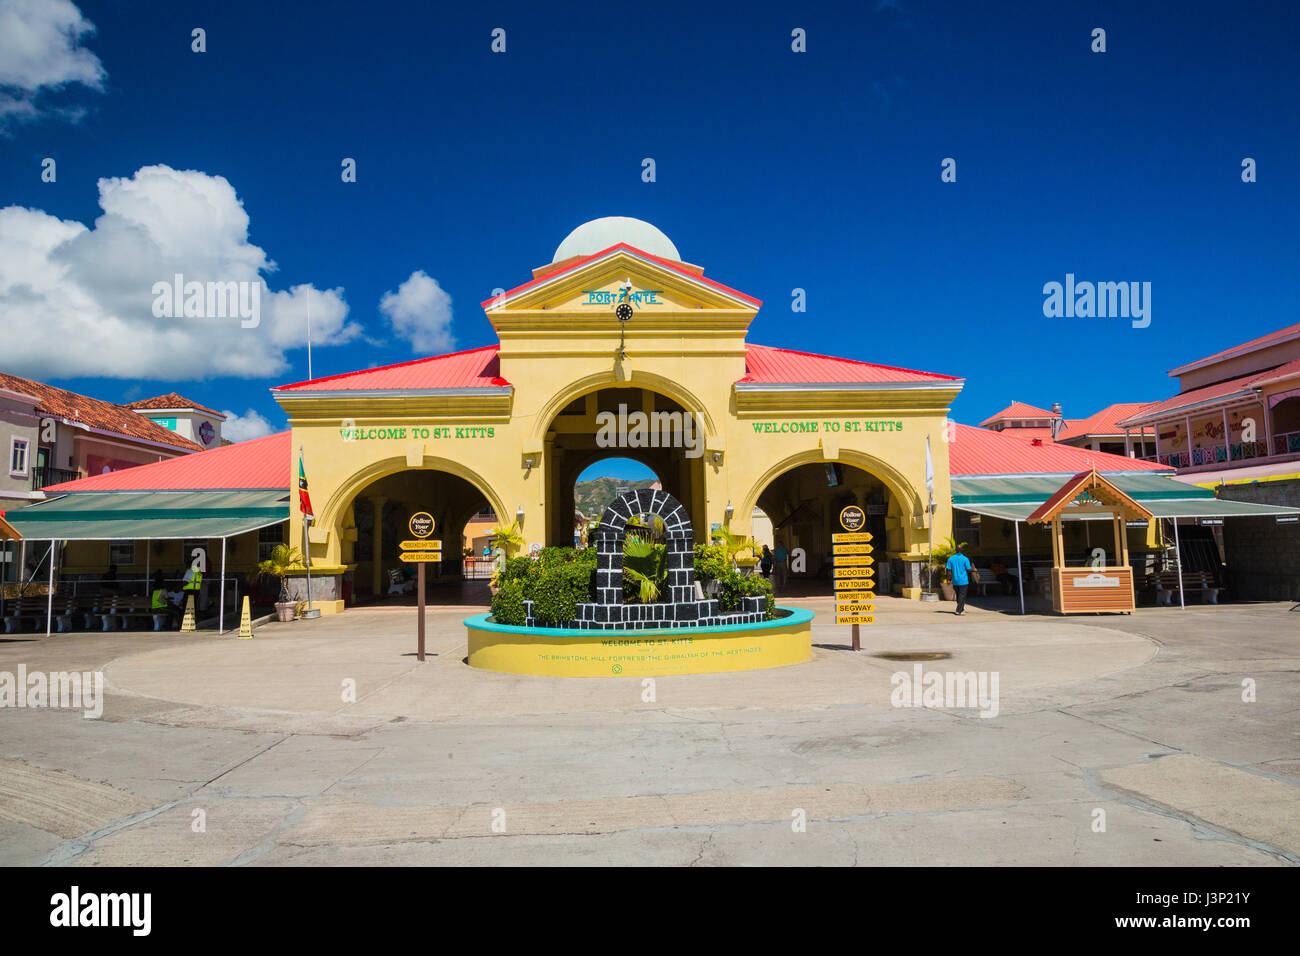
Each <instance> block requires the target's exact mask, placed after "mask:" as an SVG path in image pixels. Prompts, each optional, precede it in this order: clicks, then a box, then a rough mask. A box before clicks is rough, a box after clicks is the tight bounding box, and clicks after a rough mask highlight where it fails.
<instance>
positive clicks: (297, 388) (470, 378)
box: [272, 345, 510, 392]
mask: <svg viewBox="0 0 1300 956" xmlns="http://www.w3.org/2000/svg"><path fill="white" fill-rule="evenodd" d="M499 348H500V346H498V345H485V346H483V347H482V348H477V349H470V350H469V351H466V352H452V353H451V354H449V355H435V356H432V357H430V358H422V359H415V360H414V361H410V362H401V363H399V364H397V365H385V366H382V367H380V368H368V369H362V370H361V371H358V372H344V373H342V374H340V375H329V376H326V377H325V378H313V379H310V380H309V381H306V382H295V383H293V384H292V385H281V386H279V387H278V388H274V389H272V391H273V392H335V391H338V392H343V391H368V390H371V389H393V390H398V391H404V390H412V391H415V390H421V389H432V388H498V387H501V386H503V385H509V384H510V383H509V382H507V381H506V380H505V379H504V378H502V377H501V360H500V358H499V357H498V355H497V351H498V349H499Z"/></svg>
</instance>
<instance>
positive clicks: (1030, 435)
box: [989, 427, 1052, 441]
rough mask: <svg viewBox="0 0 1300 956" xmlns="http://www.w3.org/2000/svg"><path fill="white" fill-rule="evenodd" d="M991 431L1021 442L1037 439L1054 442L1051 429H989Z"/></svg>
mask: <svg viewBox="0 0 1300 956" xmlns="http://www.w3.org/2000/svg"><path fill="white" fill-rule="evenodd" d="M989 430H990V431H997V433H998V434H999V435H1006V436H1007V437H1008V438H1019V439H1020V440H1021V441H1033V440H1034V439H1035V438H1039V439H1042V440H1043V441H1051V440H1052V429H1051V428H1050V427H1047V428H1027V427H1021V428H1003V429H1001V430H997V429H989Z"/></svg>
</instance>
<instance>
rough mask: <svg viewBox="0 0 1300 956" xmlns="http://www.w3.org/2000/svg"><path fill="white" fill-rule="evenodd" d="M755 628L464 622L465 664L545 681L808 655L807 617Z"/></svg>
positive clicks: (709, 668)
mask: <svg viewBox="0 0 1300 956" xmlns="http://www.w3.org/2000/svg"><path fill="white" fill-rule="evenodd" d="M777 614H778V615H784V616H778V617H776V618H774V619H773V620H770V621H762V622H760V623H757V624H724V625H719V626H716V627H676V628H657V629H646V630H632V629H628V628H619V629H616V630H587V629H577V628H561V627H517V626H514V625H509V624H497V623H496V622H495V621H493V620H491V619H490V617H489V615H487V614H478V615H475V616H474V617H470V618H466V619H465V627H466V628H468V630H469V664H470V666H471V667H479V668H482V669H484V670H491V671H504V672H506V673H508V674H535V675H538V676H543V677H660V676H667V675H674V674H713V673H718V672H721V671H749V670H760V669H762V668H766V667H785V666H786V665H787V664H800V663H803V662H804V661H806V660H808V659H809V658H810V657H812V620H813V613H812V611H808V610H804V609H802V608H777Z"/></svg>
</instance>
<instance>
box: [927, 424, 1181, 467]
mask: <svg viewBox="0 0 1300 956" xmlns="http://www.w3.org/2000/svg"><path fill="white" fill-rule="evenodd" d="M954 429H955V433H954V437H953V440H952V441H950V442H949V443H948V469H949V473H950V474H953V475H1041V474H1055V475H1075V474H1078V473H1079V472H1081V471H1091V470H1092V469H1093V468H1096V469H1097V470H1098V471H1103V472H1105V471H1166V472H1172V471H1173V469H1172V468H1170V467H1169V466H1168V465H1160V464H1157V463H1156V462H1151V461H1142V460H1140V459H1137V458H1128V457H1125V456H1124V455H1111V454H1108V453H1106V452H1104V451H1089V450H1088V449H1086V448H1075V447H1074V446H1073V445H1061V444H1057V443H1055V442H1050V441H1045V442H1043V443H1042V444H1041V445H1035V444H1033V442H1027V441H1025V440H1024V439H1023V438H1011V437H1008V435H1007V434H1006V433H1005V432H995V431H991V430H990V429H987V428H976V427H975V426H973V425H955V426H954Z"/></svg>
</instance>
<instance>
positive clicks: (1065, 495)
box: [1026, 468, 1151, 614]
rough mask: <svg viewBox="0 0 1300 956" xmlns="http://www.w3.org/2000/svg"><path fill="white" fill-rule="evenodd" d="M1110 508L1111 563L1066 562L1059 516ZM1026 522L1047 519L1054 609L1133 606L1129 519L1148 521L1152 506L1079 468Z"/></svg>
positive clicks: (1098, 609) (1091, 611) (1083, 611)
mask: <svg viewBox="0 0 1300 956" xmlns="http://www.w3.org/2000/svg"><path fill="white" fill-rule="evenodd" d="M1081 514H1108V515H1110V522H1111V528H1112V529H1113V530H1114V532H1115V557H1116V561H1115V563H1114V564H1113V565H1109V564H1102V565H1100V566H1096V567H1070V566H1068V565H1067V564H1066V562H1065V538H1064V535H1063V534H1062V527H1061V522H1062V519H1063V518H1064V517H1065V516H1067V515H1069V516H1072V515H1081ZM1026 520H1027V521H1028V522H1029V523H1030V524H1040V523H1047V522H1051V526H1052V610H1054V611H1055V612H1056V613H1057V614H1095V613H1098V612H1105V611H1127V612H1132V611H1133V610H1134V609H1135V608H1136V607H1137V601H1136V597H1135V595H1134V591H1133V568H1132V567H1131V566H1130V565H1129V557H1128V533H1127V522H1129V521H1150V520H1151V512H1150V511H1148V510H1147V509H1146V508H1144V507H1142V506H1141V505H1140V504H1138V503H1137V502H1136V501H1134V500H1133V499H1132V498H1130V497H1129V496H1128V495H1126V494H1125V493H1124V492H1122V491H1120V490H1119V488H1117V487H1115V485H1114V484H1112V483H1111V482H1109V481H1107V480H1106V479H1105V478H1104V477H1103V476H1101V475H1099V474H1097V469H1095V468H1094V469H1092V470H1091V471H1081V472H1079V474H1077V475H1075V476H1074V477H1073V478H1071V479H1070V480H1069V481H1067V482H1066V483H1065V484H1064V485H1062V486H1061V487H1060V489H1059V490H1058V491H1057V492H1056V493H1055V494H1054V495H1052V497H1050V498H1048V499H1047V501H1045V502H1043V504H1042V505H1041V506H1040V507H1039V508H1038V509H1037V510H1036V511H1034V513H1033V514H1031V515H1030V516H1029V517H1028V518H1027V519H1026Z"/></svg>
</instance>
